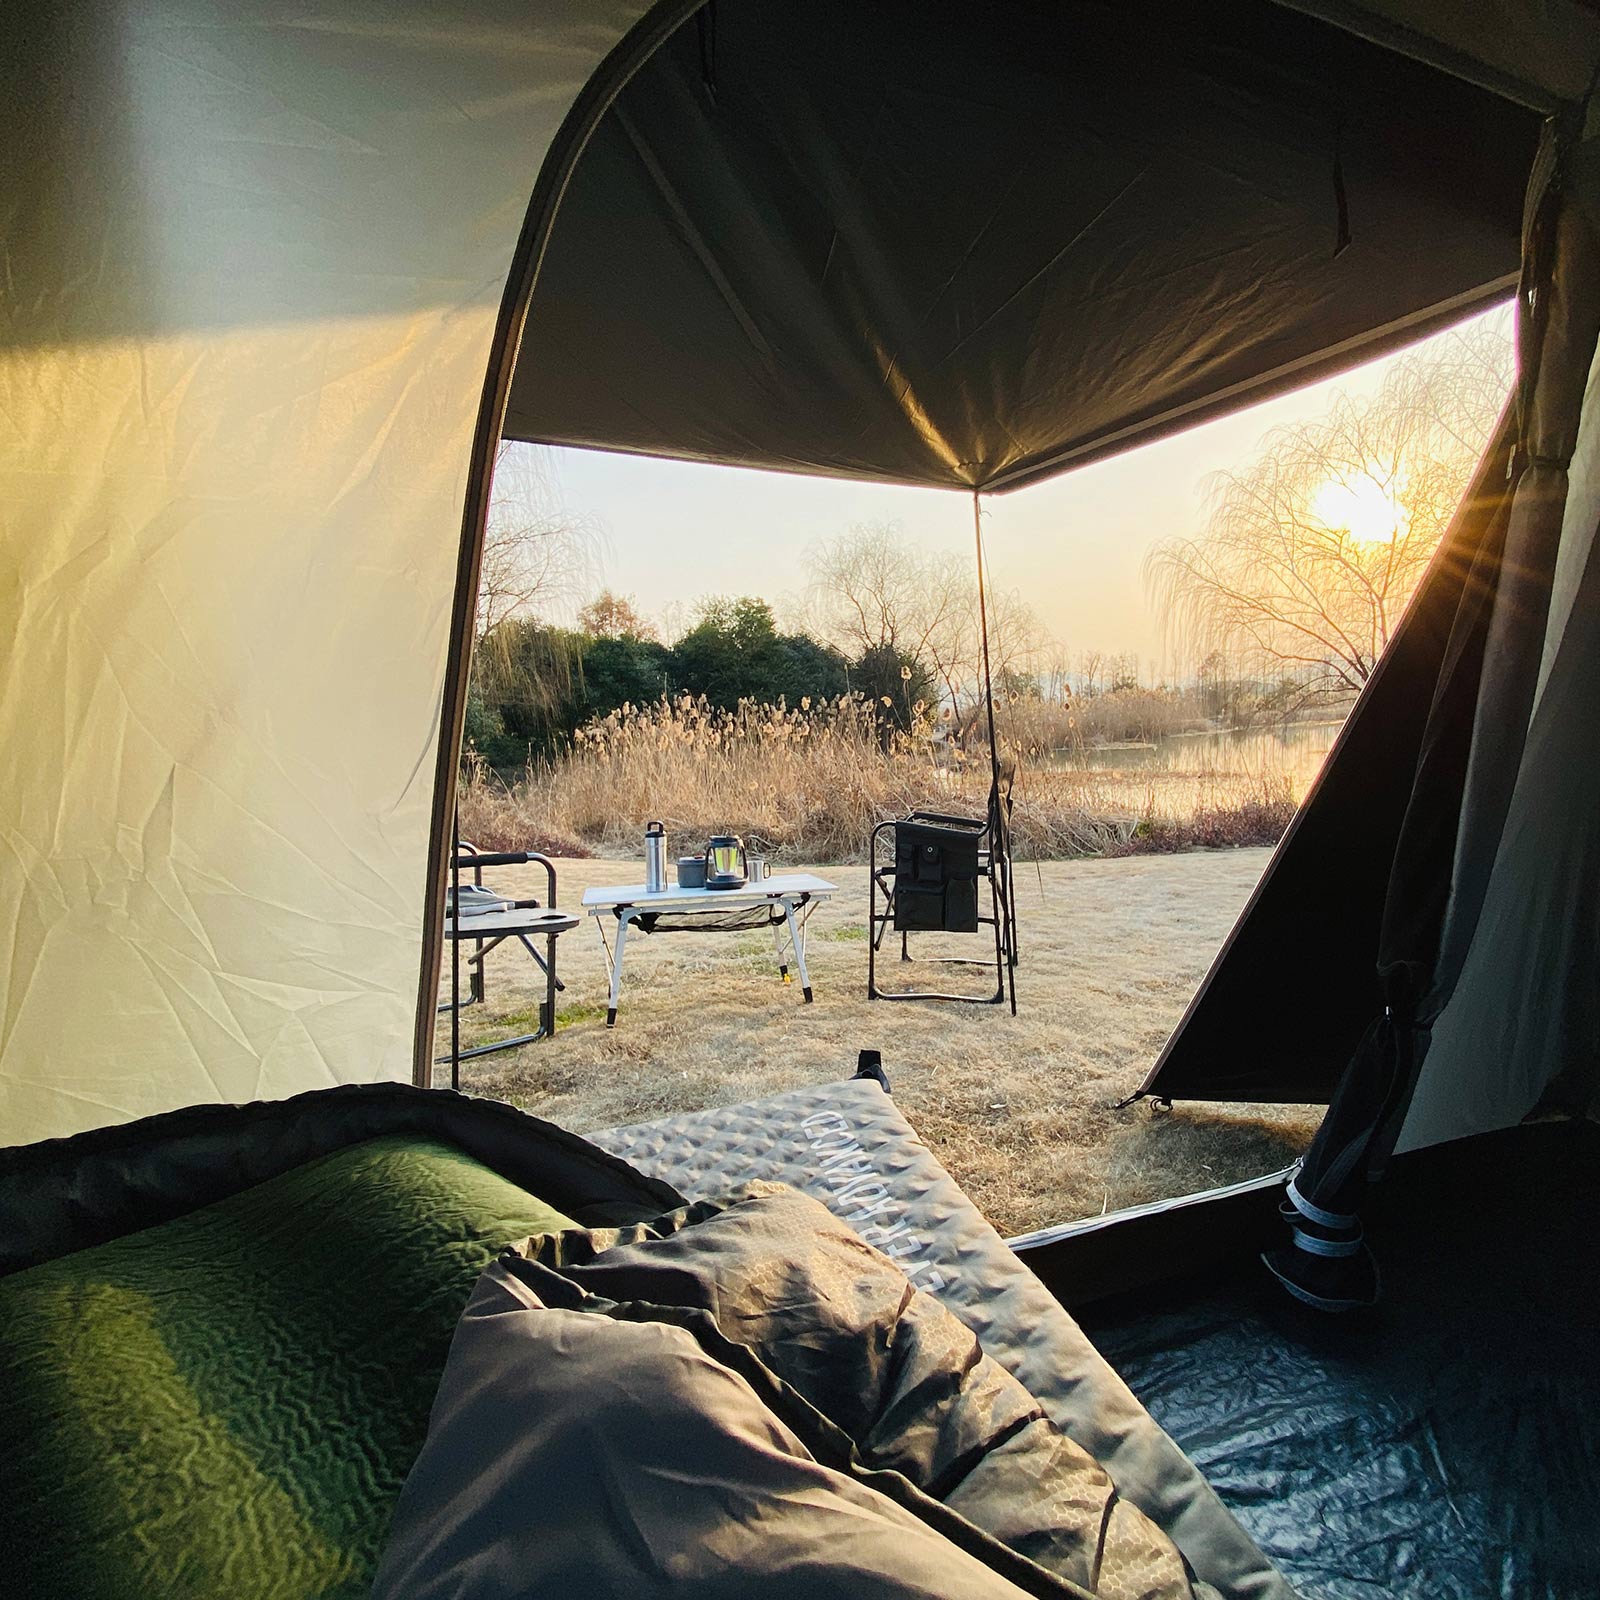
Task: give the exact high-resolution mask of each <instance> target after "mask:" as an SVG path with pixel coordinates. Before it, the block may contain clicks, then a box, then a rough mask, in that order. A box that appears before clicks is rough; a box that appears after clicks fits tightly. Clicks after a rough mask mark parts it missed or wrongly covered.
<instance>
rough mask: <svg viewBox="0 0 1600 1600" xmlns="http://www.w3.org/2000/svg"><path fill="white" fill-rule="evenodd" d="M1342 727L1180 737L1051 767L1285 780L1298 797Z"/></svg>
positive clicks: (1094, 751) (1096, 751)
mask: <svg viewBox="0 0 1600 1600" xmlns="http://www.w3.org/2000/svg"><path fill="white" fill-rule="evenodd" d="M1342 726H1343V723H1342V722H1289V723H1281V724H1275V725H1273V726H1271V727H1264V728H1234V729H1229V730H1227V731H1225V732H1212V733H1179V734H1171V735H1168V736H1165V737H1163V738H1160V739H1156V740H1155V741H1153V742H1152V743H1149V744H1114V745H1099V746H1096V747H1093V748H1091V749H1087V750H1084V751H1081V752H1078V753H1076V754H1073V755H1070V756H1067V755H1063V756H1061V757H1060V758H1059V759H1058V760H1056V761H1055V762H1052V763H1051V765H1054V766H1061V767H1077V768H1080V769H1083V770H1086V771H1090V772H1121V773H1144V774H1148V775H1149V776H1151V777H1156V776H1161V775H1172V776H1184V777H1188V776H1194V777H1203V776H1221V775H1223V774H1226V773H1246V774H1249V775H1250V776H1252V777H1263V778H1275V777H1285V778H1288V779H1289V780H1290V781H1291V783H1292V784H1293V785H1294V788H1295V791H1296V793H1298V794H1303V793H1304V792H1305V788H1306V785H1307V784H1309V783H1310V782H1311V780H1312V779H1313V778H1314V777H1315V776H1316V775H1317V772H1318V771H1319V770H1320V769H1321V766H1322V763H1323V761H1324V760H1325V759H1326V758H1327V754H1328V751H1329V749H1330V748H1331V747H1332V745H1333V741H1334V739H1335V737H1336V736H1337V735H1338V732H1339V729H1340V728H1341V727H1342Z"/></svg>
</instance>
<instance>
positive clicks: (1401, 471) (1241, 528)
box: [1145, 315, 1514, 694]
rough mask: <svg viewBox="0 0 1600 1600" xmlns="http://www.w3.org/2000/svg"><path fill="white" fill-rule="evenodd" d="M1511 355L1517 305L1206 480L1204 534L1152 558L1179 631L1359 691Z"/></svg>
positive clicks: (1468, 463)
mask: <svg viewBox="0 0 1600 1600" xmlns="http://www.w3.org/2000/svg"><path fill="white" fill-rule="evenodd" d="M1513 366H1514V361H1513V351H1512V345H1511V339H1510V333H1509V321H1508V318H1507V317H1506V316H1505V315H1496V316H1493V317H1489V318H1483V319H1479V320H1477V321H1475V322H1472V323H1469V324H1467V325H1465V326H1463V327H1460V328H1457V329H1454V330H1452V331H1451V332H1449V333H1447V334H1445V335H1442V336H1440V337H1438V338H1435V339H1432V340H1429V341H1428V342H1426V343H1425V344H1422V345H1418V346H1416V347H1415V348H1413V349H1412V350H1410V351H1408V352H1406V353H1405V354H1404V355H1402V356H1401V357H1399V358H1398V359H1397V360H1396V361H1394V362H1393V363H1392V364H1391V365H1390V367H1389V369H1388V370H1387V372H1386V373H1385V374H1384V377H1383V381H1382V383H1381V384H1380V386H1379V388H1378V390H1377V392H1376V393H1375V394H1373V395H1371V396H1360V395H1352V394H1349V393H1344V392H1340V393H1338V394H1336V395H1335V396H1334V399H1333V401H1332V404H1331V405H1330V406H1329V408H1328V410H1327V412H1326V413H1325V414H1324V415H1322V416H1320V417H1317V418H1315V419H1314V420H1311V421H1308V422H1301V423H1295V424H1293V425H1291V426H1288V427H1283V428H1278V429H1276V430H1274V431H1273V432H1272V433H1270V434H1268V435H1267V436H1266V438H1265V439H1263V440H1262V442H1261V444H1260V446H1259V447H1258V449H1257V452H1256V454H1255V456H1254V457H1253V458H1252V459H1251V460H1250V461H1249V462H1248V463H1247V464H1246V465H1245V466H1243V467H1242V468H1240V469H1239V470H1237V471H1233V472H1222V473H1218V474H1217V475H1216V476H1215V477H1213V478H1212V479H1211V480H1209V482H1208V484H1207V490H1206V514H1205V524H1204V527H1203V529H1202V531H1201V532H1200V533H1199V534H1198V535H1196V536H1193V537H1186V538H1175V539H1169V540H1167V541H1166V542H1164V543H1162V544H1160V545H1157V546H1156V548H1155V549H1154V550H1152V551H1151V553H1150V555H1149V557H1148V558H1147V559H1146V563H1145V581H1146V585H1147V587H1148V589H1149V591H1150V593H1151V596H1152V598H1153V599H1154V601H1155V602H1156V604H1157V606H1158V607H1159V609H1160V610H1161V613H1162V616H1163V621H1164V623H1165V625H1166V628H1167V632H1168V637H1169V644H1171V645H1173V646H1175V647H1176V648H1177V650H1178V651H1179V653H1180V654H1182V655H1184V656H1187V658H1188V659H1190V660H1199V659H1201V658H1204V657H1211V656H1220V657H1221V658H1222V659H1225V660H1230V661H1233V662H1235V663H1237V664H1238V667H1239V668H1240V669H1241V670H1242V671H1244V672H1246V673H1255V674H1257V675H1259V676H1260V677H1262V678H1265V679H1269V680H1271V679H1276V680H1280V681H1288V682H1293V683H1295V684H1297V685H1299V686H1300V687H1301V688H1302V689H1303V690H1305V691H1306V692H1308V693H1312V694H1318V693H1332V694H1342V693H1348V692H1351V691H1354V690H1358V689H1359V688H1360V687H1361V685H1362V684H1364V683H1365V682H1366V680H1367V677H1368V675H1369V674H1370V673H1371V671H1372V669H1373V666H1374V665H1375V664H1376V662H1377V660H1378V657H1379V656H1380V655H1381V654H1382V653H1383V649H1384V646H1385V645H1387V644H1388V642H1389V638H1390V636H1391V635H1392V633H1393V632H1394V629H1395V626H1396V624H1397V623H1398V622H1399V620H1400V617H1401V615H1402V614H1403V612H1404V610H1405V607H1406V604H1407V603H1408V602H1409V600H1410V599H1411V596H1412V594H1413V592H1414V591H1415V590H1416V587H1417V584H1418V582H1419V581H1420V579H1421V577H1422V574H1423V571H1424V570H1425V568H1426V567H1427V565H1428V562H1429V560H1430V559H1431V558H1432V556H1433V552H1434V550H1435V548H1436V547H1437V545H1438V543H1439V540H1440V538H1441V536H1442V535H1443V534H1444V531H1445V529H1446V527H1447V526H1448V524H1449V522H1450V519H1451V517H1452V516H1453V515H1454V513H1455V510H1456V507H1457V505H1458V504H1459V503H1460V501H1461V498H1462V496H1463V494H1464V493H1465V491H1466V489H1467V486H1468V483H1469V481H1470V479H1471V477H1472V473H1473V469H1474V468H1475V466H1476V465H1477V462H1478V459H1479V457H1480V456H1481V455H1482V453H1483V449H1484V447H1485V445H1486V444H1487V443H1488V440H1489V436H1490V433H1491V430H1492V429H1493V427H1494V424H1495V421H1496V419H1497V418H1498V416H1499V414H1500V411H1501V408H1502V407H1503V406H1504V404H1505V401H1506V396H1507V394H1508V392H1509V390H1510V387H1511V378H1512V372H1513Z"/></svg>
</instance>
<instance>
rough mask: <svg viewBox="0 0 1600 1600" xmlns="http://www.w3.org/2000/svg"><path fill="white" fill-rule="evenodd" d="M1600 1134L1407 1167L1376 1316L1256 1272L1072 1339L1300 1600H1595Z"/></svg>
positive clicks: (1376, 1242) (1598, 1559) (1090, 1321)
mask: <svg viewBox="0 0 1600 1600" xmlns="http://www.w3.org/2000/svg"><path fill="white" fill-rule="evenodd" d="M1597 1222H1600V1128H1597V1127H1595V1126H1594V1125H1592V1124H1546V1125H1542V1126H1537V1127H1525V1128H1517V1129H1512V1130H1509V1131H1507V1132H1505V1133H1500V1134H1492V1135H1486V1136H1484V1137H1481V1138H1477V1139H1471V1140H1465V1141H1463V1142H1461V1143H1459V1144H1455V1145H1450V1146H1445V1147H1441V1148H1439V1149H1436V1150H1430V1151H1425V1152H1422V1153H1420V1154H1417V1155H1414V1156H1409V1157H1404V1158H1401V1159H1400V1160H1398V1161H1396V1162H1395V1163H1394V1165H1393V1168H1392V1170H1391V1174H1390V1177H1389V1180H1388V1181H1387V1182H1386V1183H1385V1184H1384V1185H1383V1186H1382V1187H1381V1188H1380V1189H1379V1190H1378V1191H1375V1197H1374V1202H1373V1205H1372V1207H1371V1212H1370V1216H1369V1219H1368V1236H1369V1238H1370V1239H1371V1242H1372V1246H1373V1249H1374V1250H1375V1252H1376V1253H1377V1256H1378V1259H1379V1262H1380V1265H1381V1267H1382V1271H1383V1275H1384V1299H1383V1301H1382V1303H1381V1304H1380V1305H1379V1306H1378V1307H1376V1308H1375V1309H1374V1310H1372V1311H1370V1312H1361V1313H1352V1314H1350V1315H1348V1316H1345V1317H1328V1316H1324V1315H1322V1314H1320V1313H1317V1312H1313V1311H1310V1310H1307V1309H1305V1308H1304V1307H1300V1306H1298V1305H1296V1304H1295V1303H1294V1302H1293V1301H1292V1300H1291V1299H1290V1298H1289V1297H1288V1296H1287V1295H1286V1294H1284V1293H1283V1291H1282V1290H1281V1289H1280V1288H1279V1287H1278V1286H1277V1285H1276V1284H1275V1283H1274V1282H1273V1281H1272V1280H1271V1279H1270V1278H1269V1277H1268V1275H1267V1273H1266V1270H1265V1269H1264V1268H1263V1267H1261V1266H1260V1264H1259V1263H1258V1262H1254V1261H1252V1262H1251V1263H1249V1264H1248V1265H1244V1264H1237V1265H1236V1266H1235V1267H1234V1268H1233V1269H1231V1270H1230V1271H1229V1272H1227V1273H1225V1274H1224V1275H1222V1276H1221V1277H1220V1278H1213V1279H1211V1280H1210V1281H1209V1282H1207V1283H1206V1284H1205V1286H1204V1287H1203V1288H1202V1289H1199V1290H1198V1291H1197V1289H1196V1287H1195V1283H1194V1280H1192V1279H1191V1280H1189V1282H1188V1283H1187V1284H1174V1283H1169V1284H1168V1285H1166V1286H1165V1287H1164V1288H1162V1289H1159V1290H1146V1291H1143V1292H1141V1293H1139V1294H1138V1295H1137V1296H1127V1297H1124V1298H1123V1299H1121V1300H1119V1301H1112V1302H1106V1303H1104V1304H1102V1305H1100V1306H1097V1307H1091V1308H1085V1309H1084V1310H1083V1311H1082V1312H1080V1320H1081V1321H1082V1323H1083V1325H1084V1327H1085V1329H1086V1330H1087V1331H1088V1333H1089V1334H1090V1336H1091V1337H1092V1338H1093V1339H1094V1340H1095V1342H1096V1344H1097V1345H1098V1346H1099V1347H1100V1349H1101V1351H1102V1352H1103V1353H1104V1354H1105V1355H1106V1357H1107V1359H1109V1360H1110V1361H1111V1363H1112V1365H1113V1366H1115V1367H1116V1368H1117V1369H1118V1371H1120V1372H1121V1373H1122V1375H1123V1377H1124V1378H1125V1379H1126V1380H1127V1381H1128V1383H1129V1385H1130V1386H1131V1387H1132V1389H1133V1391H1134V1393H1135V1394H1137V1395H1138V1396H1139V1398H1140V1399H1141V1400H1142V1401H1143V1402H1144V1404H1145V1405H1146V1406H1147V1407H1148V1408H1149V1409H1150V1411H1151V1412H1152V1413H1153V1414H1154V1416H1155V1418H1156V1420H1157V1421H1158V1422H1159V1423H1160V1424H1161V1425H1162V1426H1163V1427H1164V1428H1165V1429H1166V1430H1167V1431H1168V1432H1169V1433H1170V1434H1171V1435H1172V1436H1173V1438H1174V1439H1176V1440H1177V1442H1178V1443H1179V1444H1180V1445H1181V1446H1182V1447H1183V1448H1184V1449H1185V1450H1187V1451H1188V1452H1189V1454H1190V1455H1191V1456H1192V1457H1193V1458H1194V1460H1195V1462H1196V1463H1197V1465H1198V1466H1199V1467H1200V1469H1201V1470H1202V1471H1203V1472H1204V1473H1205V1474H1206V1476H1207V1477H1208V1478H1209V1479H1210V1480H1211V1482H1212V1484H1213V1485H1214V1486H1215V1488H1216V1489H1217V1491H1218V1493H1219V1494H1220V1495H1221V1496H1222V1498H1223V1500H1224V1501H1225V1502H1226V1503H1227V1504H1228V1505H1229V1506H1230V1507H1231V1508H1232V1510H1233V1511H1234V1513H1235V1514H1236V1515H1237V1516H1238V1518H1239V1519H1240V1521H1241V1522H1243V1523H1244V1525H1245V1527H1246V1528H1247V1529H1248V1530H1249V1531H1250V1533H1251V1534H1253V1535H1254V1537H1255V1538H1256V1540H1257V1541H1258V1542H1259V1543H1260V1545H1261V1547H1262V1548H1263V1549H1264V1550H1265V1551H1266V1552H1267V1553H1268V1554H1269V1555H1270V1556H1272V1557H1273V1558H1274V1559H1275V1560H1276V1561H1277V1562H1278V1564H1279V1566H1280V1567H1281V1568H1282V1569H1283V1571H1284V1574H1285V1576H1286V1577H1287V1578H1288V1579H1289V1581H1290V1582H1291V1583H1293V1584H1294V1585H1295V1586H1296V1587H1297V1588H1298V1589H1299V1590H1300V1592H1301V1593H1302V1594H1303V1595H1304V1596H1306V1597H1307V1600H1355V1597H1357V1596H1360V1597H1362V1600H1370V1597H1371V1596H1374V1595H1379V1594H1381V1595H1386V1596H1412V1595H1415V1596H1423V1595H1426V1596H1428V1597H1430V1600H1467V1597H1473V1600H1477V1597H1480V1596H1504V1597H1506V1600H1512V1597H1515V1600H1546V1597H1548V1600H1574V1597H1577V1596H1583V1595H1590V1596H1594V1595H1600V1517H1597V1516H1596V1512H1595V1507H1596V1505H1597V1504H1600V1359H1597V1356H1600V1232H1597Z"/></svg>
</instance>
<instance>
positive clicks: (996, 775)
mask: <svg viewBox="0 0 1600 1600" xmlns="http://www.w3.org/2000/svg"><path fill="white" fill-rule="evenodd" d="M972 541H973V545H974V546H975V548H976V550H977V553H978V636H979V638H980V639H981V641H982V643H983V707H984V711H985V713H986V715H987V717H988V722H989V804H990V805H991V806H995V805H998V804H999V800H1000V747H999V745H998V744H997V743H996V741H995V735H994V674H993V672H992V671H991V670H990V667H989V599H988V592H987V589H986V588H985V585H984V576H983V507H982V505H981V503H980V501H979V498H978V491H977V490H976V489H974V490H973V491H972Z"/></svg>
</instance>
